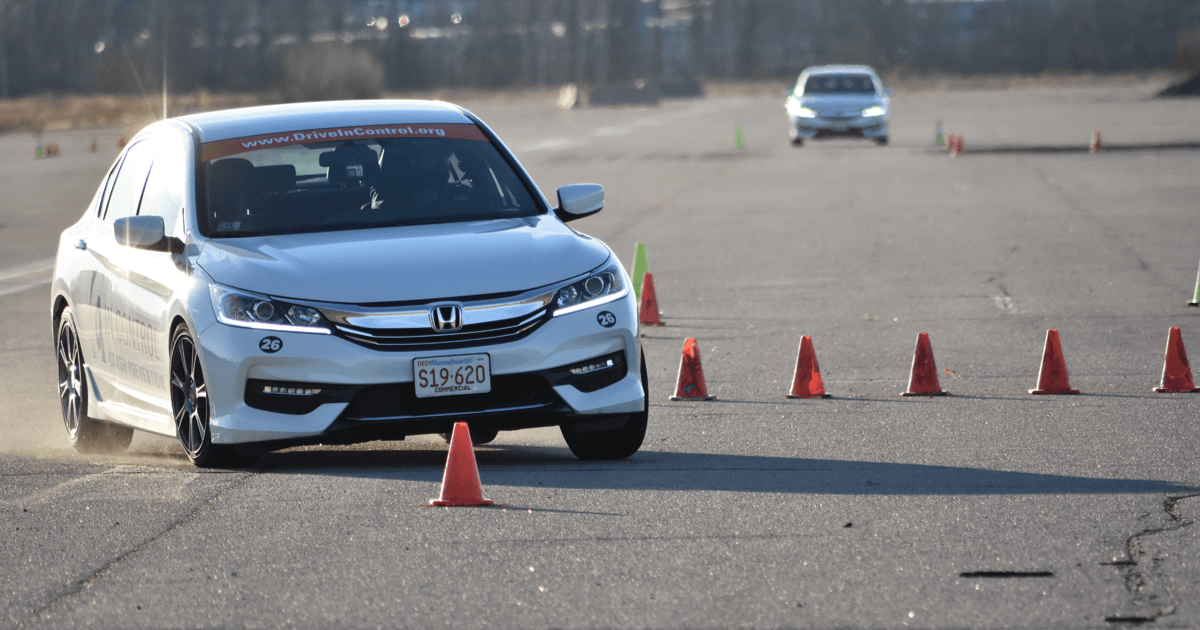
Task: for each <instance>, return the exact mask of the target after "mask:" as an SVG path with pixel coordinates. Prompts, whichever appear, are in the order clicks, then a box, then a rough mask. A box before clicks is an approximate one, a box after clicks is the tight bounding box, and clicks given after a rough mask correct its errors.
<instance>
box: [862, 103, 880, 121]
mask: <svg viewBox="0 0 1200 630" xmlns="http://www.w3.org/2000/svg"><path fill="white" fill-rule="evenodd" d="M862 115H863V118H867V117H870V116H882V115H883V107H881V106H879V105H876V106H874V107H868V108H866V109H864V110H862Z"/></svg>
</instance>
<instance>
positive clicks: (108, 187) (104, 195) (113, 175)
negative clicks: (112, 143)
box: [95, 156, 124, 219]
mask: <svg viewBox="0 0 1200 630" xmlns="http://www.w3.org/2000/svg"><path fill="white" fill-rule="evenodd" d="M121 157H124V156H121ZM120 170H121V160H120V159H118V160H117V161H116V162H113V165H112V168H110V169H108V175H106V176H105V177H104V181H103V182H102V183H101V184H100V190H98V191H96V197H97V198H99V203H98V204H97V205H96V208H95V212H96V218H98V219H103V218H104V209H105V208H106V207H108V200H109V198H110V197H112V189H113V182H114V181H116V179H117V173H118V172H120Z"/></svg>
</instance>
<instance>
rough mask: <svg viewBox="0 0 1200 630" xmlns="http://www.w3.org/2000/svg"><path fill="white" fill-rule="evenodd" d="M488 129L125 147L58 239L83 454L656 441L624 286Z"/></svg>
mask: <svg viewBox="0 0 1200 630" xmlns="http://www.w3.org/2000/svg"><path fill="white" fill-rule="evenodd" d="M557 196H558V200H557V201H558V204H557V207H551V206H550V204H549V203H548V202H547V200H546V198H545V197H544V196H543V195H542V194H541V193H540V192H539V190H538V188H537V187H536V186H535V185H534V183H533V181H532V180H531V179H530V177H529V175H528V174H527V173H526V172H525V171H524V169H522V168H521V165H520V164H519V163H518V162H517V160H516V158H514V157H513V155H512V154H511V153H510V152H509V150H508V149H507V148H506V147H505V146H504V144H502V143H501V142H500V140H499V138H497V137H496V135H495V134H494V133H493V132H492V131H491V129H489V128H488V127H487V126H486V125H484V124H483V123H482V122H481V121H480V120H479V119H478V118H476V117H475V116H474V115H472V114H471V113H469V112H467V111H466V110H464V109H462V108H459V107H456V106H454V105H450V104H447V103H435V102H424V101H362V102H338V103H311V104H295V105H279V106H269V107H257V108H250V109H240V110H231V111H223V112H213V113H207V114H197V115H193V116H184V117H181V118H175V119H170V120H165V121H162V122H158V123H155V124H153V125H151V126H149V127H147V128H146V129H144V130H143V131H142V132H141V133H139V134H138V135H137V136H136V137H135V138H133V139H132V141H131V142H130V143H129V145H128V146H127V147H126V148H125V150H124V151H123V152H122V154H121V155H120V157H118V158H117V161H116V163H115V164H114V165H113V166H112V168H111V170H110V171H109V172H108V175H107V176H106V177H105V178H104V180H103V181H102V182H101V184H100V187H99V189H98V190H97V191H96V195H95V198H94V199H93V200H92V202H91V204H90V205H89V206H88V207H87V210H86V211H85V212H84V213H83V216H82V217H81V218H80V220H79V222H77V223H76V224H74V225H72V226H71V227H69V228H67V229H66V230H65V231H64V232H63V233H62V237H61V239H60V241H59V247H58V256H57V261H56V264H55V271H54V283H53V290H52V296H51V309H52V310H51V313H52V316H53V323H54V331H55V347H56V350H57V355H58V377H59V378H58V380H59V394H60V396H61V402H62V412H63V420H64V422H65V424H66V428H67V435H68V437H69V438H70V441H71V442H72V444H73V445H74V446H75V447H76V448H77V449H79V450H81V451H111V450H120V449H124V448H125V447H127V446H128V445H129V443H130V440H131V439H132V435H133V430H134V429H140V430H143V431H149V432H151V433H157V434H160V435H166V436H174V437H176V438H178V440H179V442H180V443H181V444H182V446H183V449H184V451H185V452H186V453H187V455H188V457H189V458H190V459H191V460H192V462H193V463H194V464H195V465H197V466H230V465H241V464H245V463H248V462H249V461H252V459H253V457H254V456H255V455H256V454H258V453H261V452H264V451H267V450H272V449H278V448H283V447H287V446H292V445H298V444H312V443H323V444H351V443H356V442H364V441H370V440H400V439H404V438H405V437H406V436H409V435H418V434H431V433H443V434H445V433H448V432H449V431H450V430H451V428H452V425H453V423H454V422H455V421H463V420H465V421H468V422H469V424H470V428H471V435H472V438H473V439H474V441H475V442H476V443H481V442H488V441H490V440H492V439H494V438H495V437H496V435H497V432H498V431H503V430H514V429H524V428H530V427H542V426H559V427H561V430H562V434H563V437H564V439H565V440H566V443H567V445H568V446H569V447H570V449H571V451H572V452H573V453H574V454H575V455H576V456H578V457H580V458H584V459H619V458H624V457H628V456H630V455H632V454H633V453H635V452H636V451H637V450H638V448H639V447H640V446H641V443H642V439H643V436H644V435H645V431H646V418H647V412H648V400H649V397H648V393H647V389H646V376H645V372H646V368H645V362H644V361H643V359H642V353H641V348H640V346H639V343H638V323H637V316H636V312H635V304H634V299H633V297H632V296H633V292H632V291H631V290H630V288H631V287H630V279H629V277H628V276H627V275H626V273H625V271H624V269H622V267H621V265H620V263H619V261H618V260H617V257H616V256H615V255H614V254H613V252H612V250H610V249H609V248H608V247H607V246H606V245H605V244H604V243H602V242H600V241H598V240H596V239H593V238H590V237H588V236H585V235H582V234H580V233H578V232H576V231H574V230H572V229H571V228H570V227H568V226H567V225H566V223H567V222H568V221H572V220H574V219H579V218H582V217H585V216H588V215H591V214H594V213H596V212H598V211H599V210H600V209H601V208H602V207H603V206H604V189H603V188H602V187H601V186H598V185H595V184H576V185H571V186H563V187H562V188H559V189H558V195H557Z"/></svg>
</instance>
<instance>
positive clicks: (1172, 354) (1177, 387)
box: [1154, 326, 1200, 392]
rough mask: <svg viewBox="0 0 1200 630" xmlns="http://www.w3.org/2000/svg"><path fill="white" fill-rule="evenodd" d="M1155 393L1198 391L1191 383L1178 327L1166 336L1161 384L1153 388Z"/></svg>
mask: <svg viewBox="0 0 1200 630" xmlns="http://www.w3.org/2000/svg"><path fill="white" fill-rule="evenodd" d="M1154 391H1156V392H1196V391H1200V388H1197V387H1196V386H1195V384H1193V383H1192V366H1191V365H1189V364H1188V358H1187V351H1186V350H1184V349H1183V335H1181V334H1180V333H1179V327H1178V326H1175V327H1173V328H1171V332H1170V333H1169V334H1168V335H1167V356H1166V358H1165V359H1164V360H1163V373H1162V384H1161V385H1159V386H1158V387H1155V388H1154Z"/></svg>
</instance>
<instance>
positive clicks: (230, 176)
mask: <svg viewBox="0 0 1200 630" xmlns="http://www.w3.org/2000/svg"><path fill="white" fill-rule="evenodd" d="M253 177H254V165H253V164H251V163H250V160H247V159H243V158H226V159H224V160H219V161H216V162H211V163H209V165H208V169H207V172H206V183H207V187H208V199H209V204H210V205H212V204H220V203H222V202H224V203H233V202H234V200H236V199H237V196H238V195H239V194H241V193H243V192H245V190H246V187H247V186H249V185H250V180H251V178H253Z"/></svg>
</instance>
